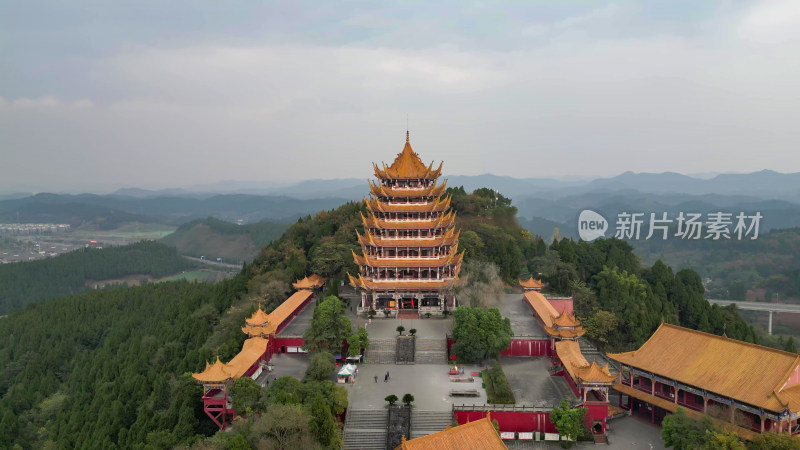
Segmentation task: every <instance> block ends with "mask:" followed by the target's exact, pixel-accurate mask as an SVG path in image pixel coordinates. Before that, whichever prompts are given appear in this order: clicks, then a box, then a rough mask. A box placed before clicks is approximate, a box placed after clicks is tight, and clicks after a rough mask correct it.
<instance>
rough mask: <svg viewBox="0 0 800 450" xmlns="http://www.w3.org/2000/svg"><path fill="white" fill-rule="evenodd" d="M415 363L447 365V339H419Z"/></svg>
mask: <svg viewBox="0 0 800 450" xmlns="http://www.w3.org/2000/svg"><path fill="white" fill-rule="evenodd" d="M416 344H417V345H416V349H415V352H414V362H415V363H417V364H447V340H446V339H417V343H416Z"/></svg>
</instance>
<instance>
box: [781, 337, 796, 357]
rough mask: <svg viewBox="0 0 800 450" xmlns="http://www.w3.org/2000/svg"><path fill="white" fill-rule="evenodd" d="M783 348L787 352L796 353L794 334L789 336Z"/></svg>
mask: <svg viewBox="0 0 800 450" xmlns="http://www.w3.org/2000/svg"><path fill="white" fill-rule="evenodd" d="M783 349H784V350H786V351H787V352H792V353H797V345H796V344H795V343H794V336H789V339H787V340H786V345H785V346H784V347H783Z"/></svg>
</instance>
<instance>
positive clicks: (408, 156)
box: [374, 132, 442, 179]
mask: <svg viewBox="0 0 800 450" xmlns="http://www.w3.org/2000/svg"><path fill="white" fill-rule="evenodd" d="M374 167H375V176H377V177H378V178H383V179H397V178H425V179H434V178H438V177H439V175H440V174H441V173H442V165H441V164H439V168H438V169H436V170H434V169H433V163H431V164H430V165H429V166H425V163H423V162H422V160H421V159H420V158H419V155H417V154H416V153H415V152H414V149H412V148H411V143H410V141H409V137H408V133H407V132H406V145H405V146H404V147H403V151H401V152H400V153H398V154H397V158H395V160H394V162H393V163H392V165H391V166H389V167H386V164H383V170H381V169H379V168H378V166H377V165H374Z"/></svg>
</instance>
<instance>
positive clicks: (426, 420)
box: [410, 408, 453, 439]
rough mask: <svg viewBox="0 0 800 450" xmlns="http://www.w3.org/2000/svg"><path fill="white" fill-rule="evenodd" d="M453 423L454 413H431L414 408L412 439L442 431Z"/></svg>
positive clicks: (412, 413)
mask: <svg viewBox="0 0 800 450" xmlns="http://www.w3.org/2000/svg"><path fill="white" fill-rule="evenodd" d="M452 422H453V413H452V411H430V410H424V409H423V410H420V409H416V408H412V409H411V437H410V439H414V438H418V437H421V436H427V435H429V434H431V433H436V432H437V431H442V430H444V429H445V428H447V426H448V425H451V424H452Z"/></svg>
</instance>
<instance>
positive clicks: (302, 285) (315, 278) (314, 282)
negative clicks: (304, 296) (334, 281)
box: [292, 273, 327, 289]
mask: <svg viewBox="0 0 800 450" xmlns="http://www.w3.org/2000/svg"><path fill="white" fill-rule="evenodd" d="M326 280H327V279H326V278H325V277H321V276H319V275H317V274H315V273H312V274H311V275H309V276H307V277H305V278H303V279H302V280H297V281H295V282H294V283H292V287H294V288H295V289H318V288H321V287H322V286H325V281H326Z"/></svg>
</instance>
